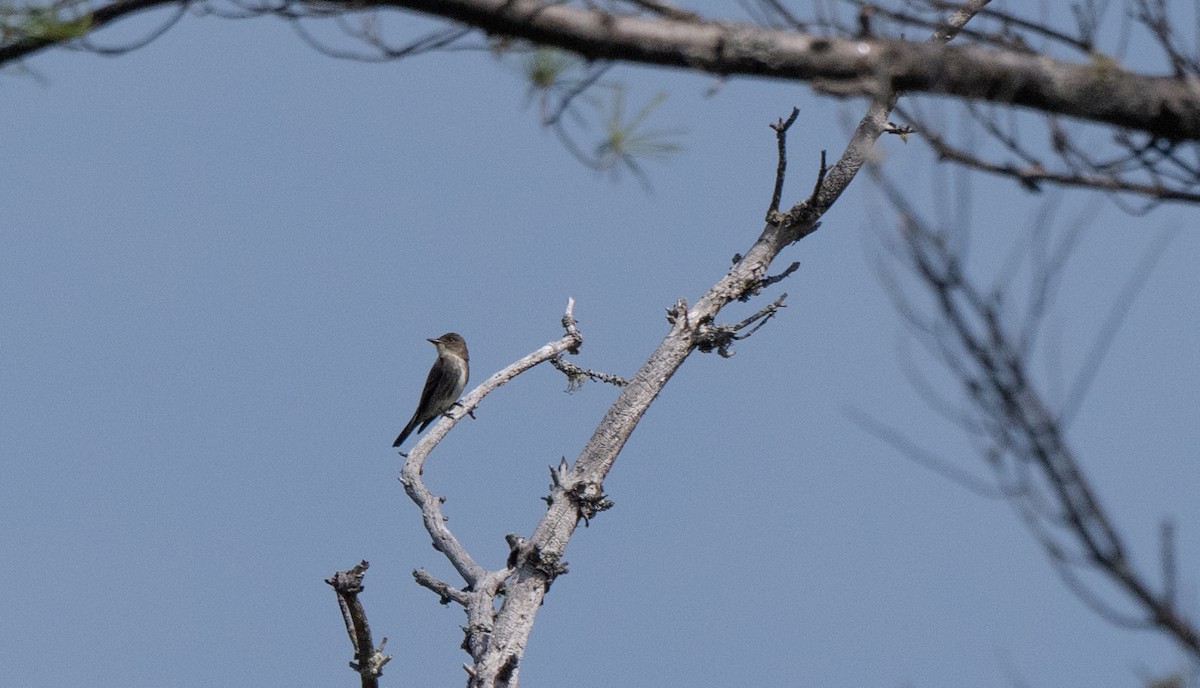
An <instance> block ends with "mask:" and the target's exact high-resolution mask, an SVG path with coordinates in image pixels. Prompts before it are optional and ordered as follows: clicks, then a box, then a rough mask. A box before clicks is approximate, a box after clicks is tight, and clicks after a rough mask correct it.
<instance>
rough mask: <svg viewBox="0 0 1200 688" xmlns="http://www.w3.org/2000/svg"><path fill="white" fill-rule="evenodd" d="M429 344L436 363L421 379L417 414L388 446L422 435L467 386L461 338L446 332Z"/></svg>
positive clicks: (466, 370)
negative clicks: (435, 356)
mask: <svg viewBox="0 0 1200 688" xmlns="http://www.w3.org/2000/svg"><path fill="white" fill-rule="evenodd" d="M429 342H430V343H431V344H433V345H434V346H436V347H437V353H438V357H437V360H436V361H434V362H433V367H432V368H430V369H429V377H427V378H425V389H423V390H421V401H420V403H418V404H417V410H416V411H414V412H413V415H412V419H410V420H409V421H408V425H405V426H404V429H403V430H401V431H400V436H399V437H397V438H396V441H395V442H393V443H392V446H393V447H399V446H400V445H401V444H402V443H403V442H404V440H405V439H407V438H408V436H409V435H411V434H412V431H413V429H416V431H417V432H422V431H424V430H425V428H427V427H429V424H430V423H432V422H433V421H435V420H437V417H438V416H440V415H442V414H443V413H445V412H446V411H447V410H449V408H450V407H451V406H453V405H454V402H456V401H458V395H459V394H462V391H463V387H466V386H467V375H468V373H469V369H468V365H467V343H466V342H465V341H463V338H462V337H461V336H460V335H458V334H457V333H454V332H447V333H446V334H444V335H442V336H440V337H438V338H437V339H430V340H429ZM418 426H420V427H418Z"/></svg>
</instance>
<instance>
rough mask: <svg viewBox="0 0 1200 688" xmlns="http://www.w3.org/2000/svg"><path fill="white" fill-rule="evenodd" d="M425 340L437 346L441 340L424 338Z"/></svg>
mask: <svg viewBox="0 0 1200 688" xmlns="http://www.w3.org/2000/svg"><path fill="white" fill-rule="evenodd" d="M425 341H427V342H429V343H430V344H433V345H434V346H437V345H438V344H441V343H442V340H440V339H426V340H425Z"/></svg>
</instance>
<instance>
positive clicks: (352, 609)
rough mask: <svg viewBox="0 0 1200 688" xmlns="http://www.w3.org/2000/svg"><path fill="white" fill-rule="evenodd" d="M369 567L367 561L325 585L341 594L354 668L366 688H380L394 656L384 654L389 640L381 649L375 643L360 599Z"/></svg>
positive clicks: (384, 640)
mask: <svg viewBox="0 0 1200 688" xmlns="http://www.w3.org/2000/svg"><path fill="white" fill-rule="evenodd" d="M369 566H370V564H368V563H367V562H366V561H360V562H358V564H356V565H355V566H354V568H352V569H349V570H347V571H338V572H337V573H335V574H333V576H331V577H329V578H326V579H325V582H326V583H328V584H329V585H330V586H331V587H332V588H333V591H334V592H335V593H337V598H338V607H339V608H341V610H342V620H343V621H345V622H346V633H347V634H349V636H350V643H351V644H352V645H353V646H354V661H353V662H350V668H351V669H353V670H355V671H356V672H358V675H359V677H360V678H361V680H362V688H377V687H378V686H379V677H380V676H382V675H383V667H384V665H385V664H387V663H388V662H389V661H391V659H392V656H391V655H386V654H384V653H383V649H384V647H385V646H386V645H387V638H384V639H383V642H381V643H379V647H378V648H376V647H375V645H374V643H373V642H372V641H371V626H370V625H369V624H368V623H367V613H366V611H365V610H364V609H363V606H362V602H360V601H359V599H358V594H359V593H361V592H362V591H363V584H362V580H363V576H365V575H366V573H367V568H368V567H369Z"/></svg>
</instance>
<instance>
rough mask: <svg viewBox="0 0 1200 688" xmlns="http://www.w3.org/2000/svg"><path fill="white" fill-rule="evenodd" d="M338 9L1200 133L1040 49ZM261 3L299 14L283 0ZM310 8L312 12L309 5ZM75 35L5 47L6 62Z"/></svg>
mask: <svg viewBox="0 0 1200 688" xmlns="http://www.w3.org/2000/svg"><path fill="white" fill-rule="evenodd" d="M177 4H179V3H178V1H177V0H118V2H113V3H110V4H107V5H104V6H102V7H100V8H99V9H97V10H95V11H94V12H93V13H92V14H91V17H90V20H91V27H92V28H93V29H94V28H100V27H102V26H104V25H106V24H108V23H111V22H112V21H114V20H116V19H118V18H121V17H124V16H128V15H130V14H133V13H136V12H140V11H142V10H145V9H148V8H152V7H157V6H161V5H177ZM338 7H342V8H344V9H345V11H357V10H362V9H363V8H365V7H396V8H400V9H409V10H415V11H419V12H424V13H427V14H432V15H436V16H440V17H444V18H446V19H451V20H454V21H457V22H461V23H463V24H467V25H469V26H472V27H475V28H477V29H480V30H482V31H484V32H487V33H490V34H498V35H504V36H513V37H518V38H524V39H528V40H530V41H533V42H535V43H540V44H544V45H553V46H557V47H559V48H562V49H564V50H569V51H572V52H575V53H578V54H580V55H583V56H584V57H586V58H589V59H594V60H611V61H621V62H638V63H646V64H657V65H663V66H670V67H679V68H684V69H691V70H697V71H704V72H709V73H712V74H718V75H722V76H726V75H732V74H740V75H747V76H766V77H774V78H779V79H788V80H795V81H809V82H819V83H820V85H821V86H823V87H825V88H827V89H830V90H834V91H836V92H838V93H842V94H859V95H875V94H878V93H880V92H883V91H888V92H891V91H911V92H920V93H932V94H940V95H947V96H952V97H957V98H963V99H967V100H983V101H991V102H996V103H1005V104H1013V105H1019V106H1023V107H1028V108H1031V109H1034V110H1039V111H1042V112H1046V113H1052V114H1060V115H1068V116H1071V117H1077V118H1080V119H1084V120H1090V121H1093V122H1099V123H1104V124H1109V125H1115V126H1118V127H1125V128H1128V129H1133V130H1139V131H1144V132H1147V133H1150V134H1152V135H1154V136H1160V137H1163V138H1166V139H1170V140H1200V89H1196V88H1195V86H1196V85H1195V84H1194V83H1193V80H1192V79H1190V78H1188V77H1173V76H1172V77H1165V76H1149V75H1145V74H1135V73H1132V72H1128V71H1125V70H1123V69H1121V68H1120V67H1119V66H1118V65H1112V64H1108V63H1106V62H1095V61H1092V62H1089V63H1086V64H1073V63H1068V62H1064V61H1061V60H1056V59H1053V58H1050V57H1048V56H1045V55H1038V54H1030V53H1028V52H1020V51H1005V50H992V49H987V48H983V47H979V46H947V45H944V44H943V43H942V42H940V41H938V42H931V43H924V42H914V41H907V40H896V39H886V38H859V39H852V38H835V37H829V36H820V35H815V34H809V33H804V32H801V31H796V30H780V29H772V28H764V27H760V26H756V25H753V24H744V23H736V22H724V21H722V22H717V21H712V20H707V19H703V18H687V17H682V16H678V15H670V16H631V15H616V14H612V13H610V12H608V11H606V10H604V9H602V8H598V7H594V6H589V7H575V6H571V5H566V4H544V3H542V2H539V1H538V0H367V1H366V2H363V1H362V0H343V1H342V2H323V3H322V4H321V8H322V10H321V11H322V12H324V13H329V12H330V11H336V8H338ZM262 11H263V13H272V12H273V13H275V14H279V15H281V16H285V17H289V18H294V17H297V16H304V15H305V14H306V10H305V6H303V5H298V4H291V3H288V2H283V3H281V4H280V5H279V6H267V5H264V6H263V7H262ZM309 12H311V10H309ZM70 40H71V39H70V38H63V39H52V38H27V39H24V40H18V41H16V42H14V43H11V44H8V45H0V65H3V64H5V63H7V62H12V61H14V60H17V59H20V58H22V57H25V56H28V55H31V54H33V53H35V52H38V51H40V50H42V49H44V48H46V47H49V46H52V45H56V44H57V43H60V42H69V41H70Z"/></svg>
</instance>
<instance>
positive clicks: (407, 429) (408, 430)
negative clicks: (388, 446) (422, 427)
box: [392, 415, 417, 447]
mask: <svg viewBox="0 0 1200 688" xmlns="http://www.w3.org/2000/svg"><path fill="white" fill-rule="evenodd" d="M415 427H417V417H416V416H415V415H414V416H413V417H412V420H410V421H408V425H405V426H404V429H403V430H401V431H400V435H399V436H397V437H396V441H395V442H392V446H393V447H399V446H400V445H401V444H404V440H406V439H408V436H409V435H411V434H412V431H413V428H415Z"/></svg>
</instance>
